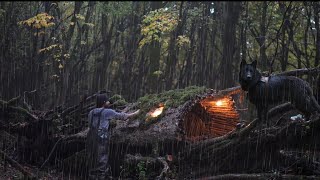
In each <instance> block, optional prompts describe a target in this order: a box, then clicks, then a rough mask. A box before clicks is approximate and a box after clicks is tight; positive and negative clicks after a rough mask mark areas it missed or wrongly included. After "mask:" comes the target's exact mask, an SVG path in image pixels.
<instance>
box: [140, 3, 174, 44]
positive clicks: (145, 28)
mask: <svg viewBox="0 0 320 180" xmlns="http://www.w3.org/2000/svg"><path fill="white" fill-rule="evenodd" d="M177 25H178V14H177V13H176V12H175V11H168V10H166V9H164V8H161V9H157V10H154V11H151V12H149V14H147V15H145V16H144V19H143V20H142V26H141V34H142V35H143V39H142V40H141V41H140V43H139V47H140V48H142V47H143V46H144V45H146V44H149V43H151V42H152V41H158V42H160V43H162V42H163V41H164V40H165V38H163V36H164V35H166V34H168V33H170V32H172V31H173V30H174V29H175V28H176V27H177Z"/></svg>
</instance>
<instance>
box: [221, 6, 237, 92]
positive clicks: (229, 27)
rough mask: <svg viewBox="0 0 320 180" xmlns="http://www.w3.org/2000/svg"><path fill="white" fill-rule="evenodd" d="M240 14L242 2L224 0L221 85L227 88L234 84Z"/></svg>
mask: <svg viewBox="0 0 320 180" xmlns="http://www.w3.org/2000/svg"><path fill="white" fill-rule="evenodd" d="M239 14H240V2H224V12H223V17H224V22H225V27H224V34H223V54H222V61H221V67H222V68H220V72H221V75H220V80H221V87H220V88H222V89H225V88H227V87H231V86H232V85H233V84H234V80H233V75H232V73H233V72H234V69H233V67H234V66H233V65H232V62H233V59H234V53H235V49H236V47H235V44H236V43H235V42H236V24H237V22H238V18H239Z"/></svg>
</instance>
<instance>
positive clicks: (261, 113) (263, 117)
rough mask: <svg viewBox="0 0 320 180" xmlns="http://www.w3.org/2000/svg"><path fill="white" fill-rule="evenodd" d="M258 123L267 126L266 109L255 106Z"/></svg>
mask: <svg viewBox="0 0 320 180" xmlns="http://www.w3.org/2000/svg"><path fill="white" fill-rule="evenodd" d="M257 112H258V118H259V122H260V123H262V124H265V125H268V108H267V107H265V106H257Z"/></svg>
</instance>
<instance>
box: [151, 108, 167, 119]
mask: <svg viewBox="0 0 320 180" xmlns="http://www.w3.org/2000/svg"><path fill="white" fill-rule="evenodd" d="M163 108H164V107H159V108H157V109H155V110H154V111H153V112H152V113H151V114H150V115H151V116H152V117H157V116H159V115H160V114H161V113H162V111H163Z"/></svg>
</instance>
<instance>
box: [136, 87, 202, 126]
mask: <svg viewBox="0 0 320 180" xmlns="http://www.w3.org/2000/svg"><path fill="white" fill-rule="evenodd" d="M205 90H206V88H205V87H198V86H190V87H187V88H185V89H175V90H169V91H165V92H162V93H159V94H147V95H145V96H143V97H141V98H139V99H138V100H137V102H138V103H139V108H140V110H141V113H140V114H141V115H142V116H143V117H141V118H140V119H145V118H146V117H145V115H146V114H147V113H148V112H149V111H150V110H151V109H153V108H154V107H158V106H159V104H161V103H163V104H164V107H165V108H164V110H163V111H165V110H166V109H167V108H170V107H178V106H180V105H182V104H184V103H185V102H187V101H188V100H191V99H193V98H195V96H196V95H197V94H202V93H204V92H205ZM162 114H164V113H162ZM156 120H157V119H153V120H152V121H153V122H154V121H156Z"/></svg>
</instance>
